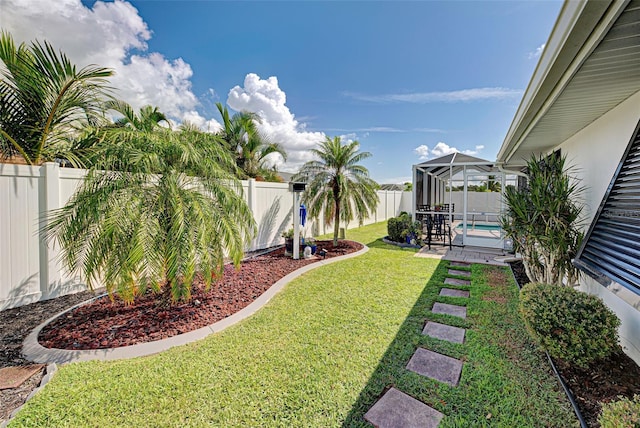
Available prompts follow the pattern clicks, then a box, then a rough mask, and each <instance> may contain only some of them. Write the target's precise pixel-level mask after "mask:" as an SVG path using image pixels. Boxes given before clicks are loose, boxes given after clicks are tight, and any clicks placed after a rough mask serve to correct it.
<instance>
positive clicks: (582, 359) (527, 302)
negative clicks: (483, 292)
mask: <svg viewBox="0 0 640 428" xmlns="http://www.w3.org/2000/svg"><path fill="white" fill-rule="evenodd" d="M520 313H521V314H522V317H523V319H524V322H525V325H526V326H527V329H528V330H529V332H530V333H531V335H532V336H533V338H534V339H535V340H536V342H538V344H539V345H540V346H542V347H543V348H545V349H546V350H547V351H548V352H549V354H550V355H551V356H552V357H557V358H561V359H563V360H565V361H567V362H570V363H573V364H576V365H578V366H581V367H584V366H587V365H588V364H589V363H591V362H592V361H594V360H597V359H599V358H604V357H606V356H608V355H610V354H611V353H613V352H614V351H616V350H617V349H618V326H619V325H620V320H619V319H618V317H617V316H616V315H615V314H614V313H613V312H612V311H611V310H610V309H609V308H607V307H606V306H605V304H604V303H603V302H602V300H601V299H599V298H598V297H596V296H592V295H589V294H586V293H583V292H580V291H577V290H574V289H573V288H571V287H560V286H557V285H550V284H540V283H532V284H527V285H525V286H524V287H523V288H522V291H521V292H520Z"/></svg>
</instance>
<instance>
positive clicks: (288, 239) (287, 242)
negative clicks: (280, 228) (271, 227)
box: [282, 228, 293, 255]
mask: <svg viewBox="0 0 640 428" xmlns="http://www.w3.org/2000/svg"><path fill="white" fill-rule="evenodd" d="M282 237H283V238H284V252H285V254H287V255H291V254H293V228H291V229H288V230H285V231H284V232H282Z"/></svg>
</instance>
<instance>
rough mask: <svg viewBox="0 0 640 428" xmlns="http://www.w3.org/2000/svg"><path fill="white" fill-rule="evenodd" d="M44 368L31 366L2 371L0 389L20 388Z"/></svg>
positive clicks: (9, 368) (0, 372)
mask: <svg viewBox="0 0 640 428" xmlns="http://www.w3.org/2000/svg"><path fill="white" fill-rule="evenodd" d="M43 367H44V364H31V365H29V366H15V367H5V368H3V369H0V389H11V388H17V387H19V386H20V385H22V384H23V383H24V382H26V380H27V379H29V378H30V377H31V376H33V375H34V374H36V372H38V371H40V370H41V369H42V368H43Z"/></svg>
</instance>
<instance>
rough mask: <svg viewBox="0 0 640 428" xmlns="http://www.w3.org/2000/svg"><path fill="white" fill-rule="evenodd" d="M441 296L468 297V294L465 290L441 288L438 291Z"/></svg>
mask: <svg viewBox="0 0 640 428" xmlns="http://www.w3.org/2000/svg"><path fill="white" fill-rule="evenodd" d="M440 295H441V296H449V297H469V292H468V291H467V290H454V289H453V288H443V289H441V290H440Z"/></svg>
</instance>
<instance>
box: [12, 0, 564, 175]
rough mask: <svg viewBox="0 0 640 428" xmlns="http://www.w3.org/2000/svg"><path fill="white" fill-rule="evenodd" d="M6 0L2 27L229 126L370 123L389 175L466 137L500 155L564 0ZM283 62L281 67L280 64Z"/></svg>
mask: <svg viewBox="0 0 640 428" xmlns="http://www.w3.org/2000/svg"><path fill="white" fill-rule="evenodd" d="M53 3H54V4H55V6H52V4H51V2H49V1H45V0H29V1H27V0H3V4H4V5H5V6H6V8H5V7H4V6H2V7H3V8H5V10H2V11H0V16H1V17H0V27H2V28H4V29H8V30H9V31H11V32H12V33H13V34H14V36H15V37H16V38H17V39H19V40H31V39H33V38H36V37H37V38H41V39H42V38H44V39H47V40H50V41H51V42H52V43H53V44H54V45H55V46H56V47H59V48H60V49H62V50H63V51H65V52H67V53H68V54H69V56H70V57H71V58H72V60H74V61H75V62H76V63H77V64H78V65H85V64H86V63H88V62H97V63H99V64H100V65H105V66H110V67H113V68H114V69H115V70H116V73H117V78H116V79H115V80H114V82H113V84H114V86H116V87H119V88H120V90H121V93H120V94H119V95H120V96H121V97H122V98H124V99H125V100H127V101H129V102H130V103H132V104H133V105H134V106H138V107H139V106H141V105H144V104H145V103H152V104H154V105H159V106H160V108H161V109H162V110H163V111H166V112H168V113H169V114H170V115H171V116H172V117H173V118H174V119H175V121H176V122H179V121H181V120H184V119H188V120H191V121H193V122H196V123H197V124H199V125H200V126H202V127H203V129H205V128H206V129H215V127H216V125H217V124H216V121H219V115H218V113H217V110H216V109H215V107H214V103H215V102H217V101H219V102H222V103H223V104H227V103H228V105H229V106H230V107H231V108H235V109H236V110H238V109H248V110H254V111H256V112H258V113H259V114H261V116H262V117H263V124H262V129H263V131H264V132H265V133H266V134H268V135H269V136H270V137H271V138H272V139H274V140H276V141H280V142H282V143H283V144H284V145H285V147H286V148H287V149H288V150H289V152H290V158H289V161H288V162H287V163H286V164H281V162H280V161H279V160H275V162H277V163H279V165H280V167H281V168H282V169H283V170H294V169H295V168H296V167H298V166H299V165H300V164H301V163H302V162H304V161H306V160H308V159H310V156H309V149H310V148H312V147H313V146H314V145H315V144H317V142H318V141H319V140H321V139H322V138H324V136H331V137H332V136H343V138H345V139H357V140H358V141H359V142H360V144H361V149H362V150H365V151H369V152H371V153H372V154H373V157H372V158H370V159H369V160H367V161H366V163H365V164H366V166H367V167H368V168H369V170H370V172H371V175H372V177H373V178H374V179H375V180H377V181H379V182H381V183H383V182H384V183H386V182H401V181H404V180H409V179H410V175H411V165H412V164H414V163H418V162H419V161H420V160H421V159H427V158H434V157H437V156H438V155H441V154H446V153H447V152H449V151H451V150H453V149H454V148H455V149H457V150H459V151H465V152H468V153H471V154H475V155H476V156H478V157H481V158H485V159H495V156H496V154H497V151H498V149H499V147H500V145H501V143H502V140H503V139H504V136H505V134H506V132H507V128H508V126H509V124H510V122H511V120H512V118H513V116H514V114H515V111H516V109H517V106H518V104H519V102H520V98H521V96H522V92H523V91H524V89H525V88H526V86H527V84H528V82H529V79H530V77H531V75H532V73H533V70H534V68H535V66H536V63H537V61H538V55H536V53H539V52H537V50H538V49H539V48H540V47H541V45H543V44H544V43H545V42H546V40H547V38H548V36H549V34H550V32H551V29H552V27H553V24H554V22H555V19H556V17H557V15H558V13H559V11H560V8H561V6H562V3H561V2H558V1H527V2H511V1H491V2H489V1H486V2H485V1H474V2H462V1H449V2H433V1H412V2H381V1H377V2H369V1H354V2H343V1H299V2H272V1H261V2H248V1H234V2H223V1H135V0H134V1H130V2H122V1H117V2H115V3H111V2H110V3H108V4H104V3H102V2H95V1H84V2H82V3H80V0H60V1H59V2H53ZM270 78H271V79H270Z"/></svg>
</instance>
